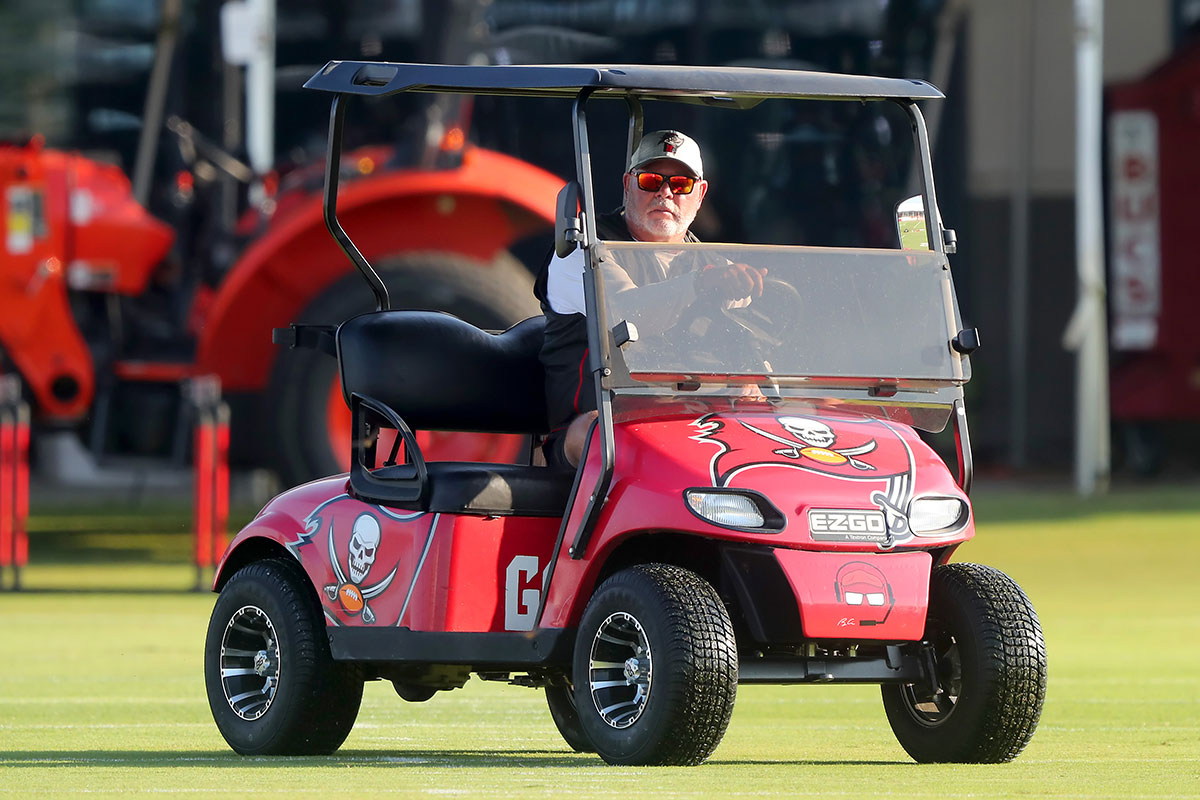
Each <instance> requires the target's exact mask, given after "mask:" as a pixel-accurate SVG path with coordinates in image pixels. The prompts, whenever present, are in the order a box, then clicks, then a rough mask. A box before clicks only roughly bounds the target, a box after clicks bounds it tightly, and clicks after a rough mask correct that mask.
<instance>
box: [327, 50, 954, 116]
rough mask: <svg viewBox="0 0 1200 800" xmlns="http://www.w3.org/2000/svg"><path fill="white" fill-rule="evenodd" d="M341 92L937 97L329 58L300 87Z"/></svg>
mask: <svg viewBox="0 0 1200 800" xmlns="http://www.w3.org/2000/svg"><path fill="white" fill-rule="evenodd" d="M304 87H305V88H306V89H317V90H320V91H326V92H338V93H342V94H357V95H367V96H372V97H381V96H384V95H390V94H396V93H398V92H449V93H462V94H495V95H518V96H526V97H567V98H573V97H575V96H577V95H578V94H579V93H580V91H582V90H584V89H591V90H592V94H593V96H597V97H604V96H606V95H607V96H610V97H626V96H630V95H632V96H636V97H639V98H642V99H657V100H673V101H676V102H684V103H699V104H703V105H718V106H719V105H729V106H734V107H748V106H752V105H755V104H757V103H758V102H759V101H761V100H763V99H765V98H768V97H807V98H828V99H836V98H844V99H855V100H870V99H911V100H929V99H938V98H941V97H943V95H942V93H941V92H939V91H938V90H937V89H936V88H934V87H933V86H932V85H930V84H928V83H926V82H925V81H920V80H912V79H908V78H878V77H874V76H871V75H839V74H834V73H827V72H804V71H799V70H781V69H765V68H760V67H689V66H680V65H669V66H663V65H657V66H645V65H598V64H565V65H545V64H538V65H512V66H508V65H504V66H463V65H445V64H401V63H389V62H380V61H330V62H329V63H328V64H326V65H325V66H324V67H323V68H322V69H321V70H320V71H319V72H317V74H316V75H314V76H312V77H311V78H310V79H309V80H308V82H307V83H305V84H304Z"/></svg>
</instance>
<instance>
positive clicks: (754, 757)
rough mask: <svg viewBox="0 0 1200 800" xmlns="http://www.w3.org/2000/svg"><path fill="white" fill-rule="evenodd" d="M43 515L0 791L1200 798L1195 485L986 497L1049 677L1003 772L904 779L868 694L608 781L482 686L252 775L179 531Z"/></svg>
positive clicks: (788, 696)
mask: <svg viewBox="0 0 1200 800" xmlns="http://www.w3.org/2000/svg"><path fill="white" fill-rule="evenodd" d="M34 510H35V514H36V516H35V518H34V520H33V523H34V528H35V531H34V538H33V544H34V547H33V557H34V560H35V564H34V565H33V566H31V567H30V568H28V569H27V570H26V572H25V583H26V586H27V587H28V589H29V590H28V591H26V592H23V593H20V594H14V593H9V592H5V593H3V594H0V619H2V620H3V622H2V623H0V625H2V628H0V654H2V655H3V667H2V670H3V672H2V673H0V743H2V745H0V794H11V795H21V796H47V795H50V796H54V795H65V794H71V793H75V792H88V793H93V794H99V795H102V796H103V795H114V796H115V795H126V794H133V793H155V794H159V793H165V794H184V795H189V796H199V797H207V796H211V795H217V794H224V793H236V794H238V795H241V796H247V797H262V796H267V795H273V796H274V795H283V794H287V795H298V794H302V795H307V796H331V797H367V796H372V795H379V794H385V793H386V794H397V795H401V796H439V797H440V796H465V797H488V798H496V797H512V798H536V797H554V798H560V797H568V796H570V797H600V796H625V797H631V796H650V797H656V798H658V797H740V796H779V797H839V798H843V797H844V798H874V797H920V798H945V797H958V796H969V797H976V798H1012V797H1058V798H1109V797H1111V798H1122V800H1125V799H1126V798H1157V797H1163V798H1182V797H1200V603H1198V602H1197V600H1196V596H1197V590H1200V580H1198V579H1197V571H1198V569H1200V493H1198V492H1197V491H1196V489H1195V488H1192V487H1180V488H1174V489H1155V490H1152V491H1139V492H1132V491H1127V492H1118V493H1114V494H1113V495H1111V496H1109V497H1107V498H1104V499H1101V500H1099V501H1083V500H1079V499H1077V498H1075V497H1073V496H1071V495H1069V494H1066V493H1054V492H1039V493H1029V492H1013V491H999V490H992V491H990V492H989V491H983V490H981V491H979V492H977V493H976V515H977V519H978V520H979V521H978V531H979V535H978V537H977V538H976V539H975V540H974V541H972V542H970V543H968V544H967V545H965V546H964V547H963V548H962V549H961V550H960V551H959V553H960V558H959V560H971V561H979V562H983V563H988V564H992V565H994V566H997V567H1000V568H1001V569H1004V570H1005V571H1006V572H1008V573H1009V574H1011V575H1012V576H1013V577H1014V578H1016V579H1017V581H1018V582H1020V583H1021V584H1022V586H1023V587H1024V588H1025V590H1026V591H1027V593H1028V594H1029V596H1030V597H1031V599H1032V600H1033V602H1034V604H1035V606H1036V607H1037V609H1038V611H1039V613H1040V615H1041V618H1042V623H1043V626H1044V629H1045V634H1046V640H1047V647H1048V652H1049V659H1050V683H1049V690H1048V693H1047V701H1046V707H1045V711H1044V713H1043V716H1042V722H1041V726H1040V727H1039V729H1038V732H1037V735H1036V736H1035V737H1034V739H1033V742H1032V744H1030V746H1029V748H1028V749H1027V750H1026V751H1025V752H1024V754H1022V755H1021V756H1020V757H1019V758H1018V759H1017V760H1016V761H1015V762H1013V763H1011V764H1005V765H995V766H961V765H954V766H940V765H936V766H929V765H917V764H914V763H912V762H911V761H910V760H909V759H908V758H907V756H906V755H905V754H904V752H903V751H902V750H901V749H900V747H899V745H897V744H896V742H895V740H894V739H893V737H892V734H891V731H890V729H889V728H888V725H887V721H886V719H885V718H884V715H883V710H882V708H881V706H880V703H879V694H878V690H877V689H875V688H872V687H861V686H860V687H853V686H852V687H819V686H811V687H742V688H741V690H740V691H739V693H738V703H737V707H736V710H735V712H734V717H733V722H732V724H731V725H730V728H729V732H728V733H727V735H726V737H725V740H724V742H723V744H722V745H721V746H720V748H718V750H717V751H716V753H715V755H714V756H713V758H712V759H711V760H710V761H709V762H708V763H707V764H705V765H703V766H701V767H695V768H636V769H635V768H614V767H608V766H605V765H604V764H603V763H601V762H600V761H599V760H598V759H596V758H594V757H589V756H584V755H575V754H573V753H571V752H570V751H569V750H568V749H567V747H566V745H565V744H564V743H563V742H562V741H561V740H560V739H559V737H558V734H557V732H556V731H555V729H554V726H553V724H552V723H551V721H550V718H549V715H548V713H547V711H546V707H545V702H544V699H543V697H542V695H541V694H540V693H538V692H534V691H531V690H528V689H521V688H516V687H509V686H504V685H495V684H487V683H483V682H481V681H478V680H472V681H471V682H470V683H468V684H467V686H466V688H464V689H462V690H458V691H455V692H451V693H445V694H443V695H441V696H438V697H435V698H434V699H433V700H431V701H429V702H428V703H423V704H407V703H405V702H404V701H402V700H400V699H399V698H398V697H396V696H395V694H394V693H393V692H392V690H391V688H390V685H389V684H386V683H373V684H369V685H368V687H367V693H366V697H365V699H364V702H363V709H362V712H361V714H360V716H359V719H358V724H357V726H356V727H355V729H354V732H353V733H352V734H351V735H350V738H349V739H348V740H347V742H346V744H345V745H344V747H343V748H342V750H340V751H339V752H338V753H337V754H335V755H333V756H331V757H327V758H301V759H264V758H242V757H239V756H237V755H235V754H234V753H232V752H231V751H230V750H229V749H228V748H227V747H226V746H225V743H224V742H223V740H222V739H221V737H220V735H219V734H218V733H217V730H216V728H215V726H214V725H213V723H212V720H211V717H210V716H209V712H208V706H207V702H206V700H205V696H204V686H203V679H202V675H201V651H202V643H203V638H204V631H205V625H206V623H207V619H208V614H209V611H210V610H211V607H212V604H213V600H214V597H213V596H212V595H210V594H207V593H190V592H186V591H181V589H184V588H186V587H188V586H190V585H191V583H192V580H193V573H192V571H191V569H190V568H189V567H188V566H186V561H185V559H186V557H187V545H188V542H187V535H186V528H187V523H186V514H181V513H180V512H178V511H174V512H172V511H169V510H167V511H161V512H153V513H145V514H136V515H122V514H120V513H112V512H96V511H87V512H83V511H80V512H62V513H59V514H42V513H37V512H38V509H37V508H35V509H34ZM85 559H86V561H85ZM81 561H83V562H84V563H80V562H81Z"/></svg>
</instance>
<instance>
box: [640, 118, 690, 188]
mask: <svg viewBox="0 0 1200 800" xmlns="http://www.w3.org/2000/svg"><path fill="white" fill-rule="evenodd" d="M659 158H670V159H672V160H674V161H678V162H679V163H680V164H683V165H684V166H685V167H687V168H688V169H689V170H691V171H692V176H693V177H696V178H700V179H703V178H704V162H703V161H702V160H701V159H700V145H698V144H696V140H695V139H693V138H692V137H690V136H688V135H687V134H686V133H680V132H679V131H670V130H668V131H651V132H650V133H647V134H646V135H645V136H643V137H642V141H641V142H639V143H638V146H637V149H636V150H634V151H633V158H632V159H630V162H629V163H630V166H629V169H630V170H635V169H637V168H638V167H641V166H643V165H645V164H648V163H650V162H651V161H654V160H656V159H659Z"/></svg>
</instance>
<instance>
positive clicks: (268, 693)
mask: <svg viewBox="0 0 1200 800" xmlns="http://www.w3.org/2000/svg"><path fill="white" fill-rule="evenodd" d="M280 667H281V664H280V659H279V637H278V636H276V635H275V626H274V625H273V624H272V623H271V618H270V617H268V616H267V614H266V612H265V611H263V610H262V609H261V608H259V607H258V606H242V607H241V608H239V609H238V610H237V611H236V612H234V614H233V615H232V616H231V617H230V618H229V624H228V625H226V626H225V633H224V634H223V635H222V636H221V689H222V690H223V691H224V692H225V700H226V702H228V703H229V707H230V708H231V709H232V710H233V713H235V714H237V715H238V716H239V717H241V718H242V719H244V720H246V721H251V720H256V719H258V718H259V717H261V716H262V715H263V714H265V713H267V709H269V708H270V707H271V701H272V700H274V699H275V690H276V689H277V688H278V686H279V673H280Z"/></svg>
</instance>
